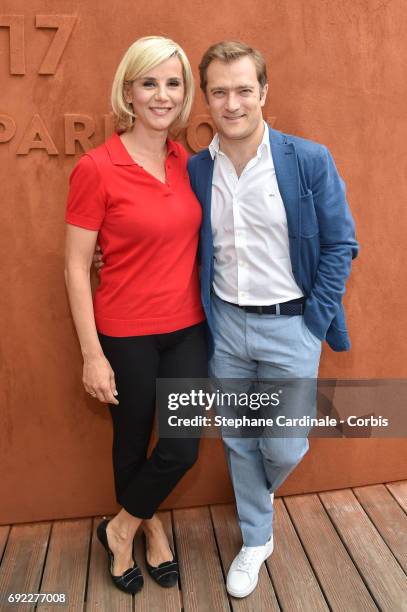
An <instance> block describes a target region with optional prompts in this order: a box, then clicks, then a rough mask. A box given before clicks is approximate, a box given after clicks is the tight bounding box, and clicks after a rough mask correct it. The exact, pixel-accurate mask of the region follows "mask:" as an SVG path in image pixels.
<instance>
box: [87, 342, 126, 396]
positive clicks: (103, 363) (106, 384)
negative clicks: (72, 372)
mask: <svg viewBox="0 0 407 612" xmlns="http://www.w3.org/2000/svg"><path fill="white" fill-rule="evenodd" d="M82 380H83V384H84V387H85V389H86V391H87V392H88V393H90V395H91V396H92V397H97V399H98V400H99V401H100V402H104V403H108V404H115V405H117V404H118V403H119V402H118V401H117V399H116V398H115V395H117V390H116V383H115V379H114V372H113V370H112V368H111V366H110V363H109V362H108V360H107V359H106V357H105V356H104V355H103V354H101V355H96V356H94V357H85V359H84V362H83V378H82Z"/></svg>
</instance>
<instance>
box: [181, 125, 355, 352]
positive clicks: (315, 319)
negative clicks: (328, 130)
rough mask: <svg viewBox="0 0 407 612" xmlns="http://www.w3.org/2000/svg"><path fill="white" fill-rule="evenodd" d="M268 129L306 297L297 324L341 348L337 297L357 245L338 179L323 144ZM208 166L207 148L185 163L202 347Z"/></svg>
mask: <svg viewBox="0 0 407 612" xmlns="http://www.w3.org/2000/svg"><path fill="white" fill-rule="evenodd" d="M269 131H270V145H271V152H272V156H273V161H274V167H275V171H276V177H277V183H278V187H279V190H280V193H281V197H282V199H283V202H284V207H285V210H286V214H287V225H288V238H289V248H290V258H291V267H292V271H293V275H294V278H295V280H296V282H297V284H298V286H299V287H300V288H301V290H302V291H303V293H304V296H305V297H306V302H305V310H304V321H305V324H306V325H307V326H308V328H309V329H310V330H311V331H312V333H313V334H314V335H315V336H317V337H318V338H319V339H320V340H326V341H327V342H328V344H329V346H330V347H331V348H332V349H333V350H334V351H346V350H349V348H350V341H349V336H348V331H347V328H346V322H345V313H344V309H343V305H342V297H343V295H344V293H345V283H346V279H347V278H348V276H349V274H350V270H351V261H352V259H353V258H354V257H356V255H357V253H358V243H357V242H356V239H355V228H354V222H353V219H352V215H351V213H350V210H349V206H348V203H347V201H346V195H345V185H344V182H343V180H342V179H341V177H340V176H339V174H338V171H337V169H336V167H335V163H334V161H333V159H332V156H331V154H330V153H329V151H328V149H327V148H326V147H325V146H323V145H320V144H317V143H315V142H312V141H310V140H305V139H303V138H299V137H297V136H288V135H286V134H282V133H281V132H279V131H277V130H273V129H272V128H269ZM213 168H214V162H213V160H212V158H211V156H210V153H209V150H208V149H205V150H204V151H201V152H200V153H198V154H197V155H194V156H193V157H191V159H190V160H189V162H188V171H189V176H190V181H191V186H192V189H193V190H194V192H195V194H196V196H197V197H198V199H199V201H200V203H201V205H202V210H203V219H202V227H201V236H200V247H199V250H200V253H199V255H200V262H201V298H202V304H203V307H204V309H205V314H206V319H207V323H208V327H209V331H210V332H211V333H210V336H209V343H210V352H212V349H213V339H212V336H213V334H212V332H213V328H214V323H213V317H212V314H211V288H212V281H213V239H212V228H211V198H212V176H213Z"/></svg>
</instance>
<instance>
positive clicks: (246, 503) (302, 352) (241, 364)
mask: <svg viewBox="0 0 407 612" xmlns="http://www.w3.org/2000/svg"><path fill="white" fill-rule="evenodd" d="M212 309H213V316H214V323H215V330H216V331H215V335H214V341H215V351H214V354H213V356H212V358H211V360H210V364H209V371H210V375H211V377H213V378H215V379H233V378H235V379H245V381H246V384H247V382H248V381H250V380H252V381H253V380H258V379H260V380H262V379H287V378H289V379H294V378H295V379H314V382H313V383H312V385H313V387H314V390H313V392H311V394H310V393H309V389H310V387H309V385H308V387H307V392H305V393H304V394H303V396H302V401H303V402H307V403H308V404H312V405H309V406H307V407H306V409H305V410H304V411H302V412H303V413H304V414H305V413H306V414H315V412H316V378H317V376H318V366H319V359H320V354H321V342H320V340H318V338H316V336H314V335H313V334H312V332H310V331H309V329H308V328H307V327H306V325H305V323H304V320H303V317H302V316H301V315H297V316H284V315H264V314H261V315H259V314H251V313H246V312H245V311H244V310H243V309H241V308H237V307H236V306H233V305H231V304H228V303H226V302H223V301H222V300H221V299H219V298H218V297H216V296H215V295H213V296H212ZM242 384H243V381H242ZM300 399H301V398H300ZM223 441H224V444H225V450H226V458H227V462H228V465H229V471H230V475H231V479H232V483H233V488H234V492H235V497H236V506H237V512H238V517H239V524H240V528H241V531H242V536H243V543H244V544H245V545H246V546H261V545H263V544H265V543H266V542H267V540H268V539H269V538H270V535H271V534H272V521H273V505H272V501H271V498H270V493H272V492H274V491H275V490H276V489H277V488H278V487H279V486H280V485H281V484H282V483H283V482H284V480H285V479H286V478H287V476H288V474H289V473H290V472H291V471H292V470H293V469H294V468H295V466H296V465H297V464H298V463H299V462H300V461H301V459H302V458H303V456H304V455H305V453H306V452H307V450H308V447H309V444H308V440H307V437H306V434H305V435H303V437H281V438H276V437H267V436H261V437H256V438H236V437H226V436H223Z"/></svg>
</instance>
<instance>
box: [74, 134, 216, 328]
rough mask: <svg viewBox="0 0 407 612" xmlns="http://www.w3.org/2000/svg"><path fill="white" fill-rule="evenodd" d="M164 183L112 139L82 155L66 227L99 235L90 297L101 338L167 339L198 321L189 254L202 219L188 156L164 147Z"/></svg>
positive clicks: (173, 147)
mask: <svg viewBox="0 0 407 612" xmlns="http://www.w3.org/2000/svg"><path fill="white" fill-rule="evenodd" d="M167 146H168V155H167V159H166V164H165V165H166V176H167V178H166V183H165V184H164V183H161V182H160V181H159V180H158V179H156V178H155V177H153V176H152V175H151V174H149V173H148V172H147V171H146V170H144V169H143V168H142V167H141V166H139V165H137V164H136V163H135V162H134V161H133V159H132V158H131V157H130V155H129V153H128V152H127V149H126V148H125V146H124V145H123V143H122V141H121V139H120V138H119V136H118V135H117V134H114V135H113V136H112V137H111V138H109V140H107V141H106V142H105V144H103V145H101V146H100V147H97V148H96V149H92V150H91V151H88V153H86V154H85V155H84V156H83V157H82V158H81V159H80V160H79V162H78V163H77V165H76V166H75V168H74V170H73V172H72V174H71V177H70V191H69V196H68V202H67V210H66V221H67V223H70V224H72V225H78V226H80V227H83V228H86V229H89V230H98V231H99V238H98V240H99V243H100V246H101V248H102V251H103V260H104V262H105V265H104V266H103V268H102V270H101V275H100V284H99V286H98V288H97V291H96V294H95V297H94V311H95V319H96V326H97V329H98V330H99V331H100V332H101V333H103V334H106V335H108V336H139V335H146V334H161V333H167V332H172V331H175V330H177V329H181V328H183V327H188V326H190V325H194V324H196V323H199V322H200V321H202V320H203V319H204V313H203V310H202V306H201V300H200V292H199V278H198V268H197V262H196V252H197V247H198V234H199V226H200V224H201V216H202V211H201V207H200V204H199V202H198V200H197V199H196V197H195V195H194V193H193V191H192V189H191V187H190V184H189V178H188V173H187V158H188V154H187V152H186V151H185V149H184V148H183V147H182V145H181V144H179V143H177V142H174V141H171V140H169V141H168V143H167Z"/></svg>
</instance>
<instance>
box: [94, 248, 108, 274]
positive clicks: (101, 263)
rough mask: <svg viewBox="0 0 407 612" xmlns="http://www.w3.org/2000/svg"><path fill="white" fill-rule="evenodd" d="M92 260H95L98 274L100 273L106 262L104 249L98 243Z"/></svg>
mask: <svg viewBox="0 0 407 612" xmlns="http://www.w3.org/2000/svg"><path fill="white" fill-rule="evenodd" d="M92 261H93V265H94V266H95V270H96V272H97V274H99V272H100V270H101V269H102V268H103V266H104V265H105V263H104V261H103V253H102V249H101V248H100V246H99V245H98V244H97V245H96V248H95V252H94V254H93V259H92Z"/></svg>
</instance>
